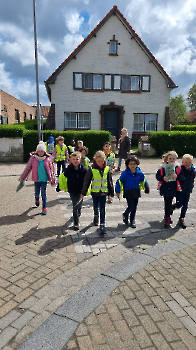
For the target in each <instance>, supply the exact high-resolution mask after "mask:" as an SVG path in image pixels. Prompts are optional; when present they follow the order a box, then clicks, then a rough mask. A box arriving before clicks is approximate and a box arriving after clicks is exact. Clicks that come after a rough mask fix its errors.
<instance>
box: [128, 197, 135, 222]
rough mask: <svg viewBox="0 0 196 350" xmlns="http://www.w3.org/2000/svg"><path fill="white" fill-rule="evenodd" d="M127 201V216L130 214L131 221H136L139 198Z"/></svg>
mask: <svg viewBox="0 0 196 350" xmlns="http://www.w3.org/2000/svg"><path fill="white" fill-rule="evenodd" d="M126 200H127V205H128V207H127V209H126V210H125V215H126V216H128V215H129V213H131V215H130V221H131V222H132V221H133V220H134V219H135V213H136V210H137V204H138V198H126Z"/></svg>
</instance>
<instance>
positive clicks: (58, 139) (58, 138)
mask: <svg viewBox="0 0 196 350" xmlns="http://www.w3.org/2000/svg"><path fill="white" fill-rule="evenodd" d="M59 141H63V142H64V137H63V136H58V137H57V138H56V143H58V142H59Z"/></svg>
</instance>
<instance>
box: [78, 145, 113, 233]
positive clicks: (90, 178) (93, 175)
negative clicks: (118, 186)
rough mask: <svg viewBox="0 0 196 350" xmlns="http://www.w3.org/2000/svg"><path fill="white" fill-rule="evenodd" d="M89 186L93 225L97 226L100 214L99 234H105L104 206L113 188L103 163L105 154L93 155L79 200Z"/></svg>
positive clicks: (104, 162) (101, 152)
mask: <svg viewBox="0 0 196 350" xmlns="http://www.w3.org/2000/svg"><path fill="white" fill-rule="evenodd" d="M90 184H91V195H92V199H93V209H94V225H95V226H98V224H99V212H100V233H101V234H104V233H105V205H106V196H108V195H109V196H111V197H113V196H114V187H113V182H112V176H111V173H110V171H109V167H108V166H107V163H106V161H105V153H104V152H103V151H97V152H96V153H95V155H94V160H93V164H92V166H91V167H90V168H89V169H88V171H87V174H86V176H85V178H84V184H83V189H82V194H81V196H80V199H82V198H83V197H84V196H85V195H86V193H87V191H88V188H89V185H90Z"/></svg>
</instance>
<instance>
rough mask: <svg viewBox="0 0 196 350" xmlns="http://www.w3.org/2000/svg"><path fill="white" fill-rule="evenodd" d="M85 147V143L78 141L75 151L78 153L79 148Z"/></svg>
mask: <svg viewBox="0 0 196 350" xmlns="http://www.w3.org/2000/svg"><path fill="white" fill-rule="evenodd" d="M83 146H84V145H83V141H81V140H79V141H77V146H76V147H75V151H78V150H79V148H81V147H83Z"/></svg>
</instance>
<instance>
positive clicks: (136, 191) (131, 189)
mask: <svg viewBox="0 0 196 350" xmlns="http://www.w3.org/2000/svg"><path fill="white" fill-rule="evenodd" d="M119 180H120V182H121V183H122V185H123V197H124V198H139V197H141V194H140V186H139V183H140V182H143V181H144V174H143V172H142V171H141V170H140V169H139V168H136V173H135V174H133V173H132V172H131V170H130V169H129V168H126V169H125V170H124V171H123V172H122V174H121V176H120V178H119V179H118V180H117V182H116V187H115V191H116V193H120V191H121V185H120V182H119Z"/></svg>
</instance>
